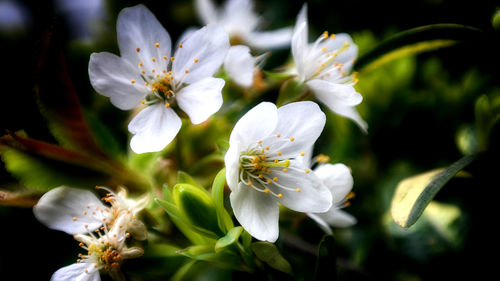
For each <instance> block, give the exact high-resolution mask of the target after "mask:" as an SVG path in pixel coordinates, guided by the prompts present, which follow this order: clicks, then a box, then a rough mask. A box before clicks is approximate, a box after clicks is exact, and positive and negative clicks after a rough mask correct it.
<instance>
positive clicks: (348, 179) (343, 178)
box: [314, 163, 354, 204]
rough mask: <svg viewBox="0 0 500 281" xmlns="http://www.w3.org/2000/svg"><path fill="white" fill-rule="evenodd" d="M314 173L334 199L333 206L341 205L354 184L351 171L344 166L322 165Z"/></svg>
mask: <svg viewBox="0 0 500 281" xmlns="http://www.w3.org/2000/svg"><path fill="white" fill-rule="evenodd" d="M314 173H315V174H316V175H317V176H318V177H319V178H320V179H321V180H322V181H323V184H325V186H327V187H328V188H329V189H330V191H331V193H332V197H333V199H332V200H333V204H336V203H339V202H341V201H343V200H344V199H345V197H346V196H347V194H349V192H351V189H352V185H353V183H354V181H353V178H352V175H351V171H350V170H349V168H347V166H346V165H344V164H335V165H332V164H329V163H327V164H322V165H319V166H318V167H316V169H314Z"/></svg>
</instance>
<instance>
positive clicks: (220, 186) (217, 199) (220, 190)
mask: <svg viewBox="0 0 500 281" xmlns="http://www.w3.org/2000/svg"><path fill="white" fill-rule="evenodd" d="M225 185H226V169H225V168H224V169H222V170H220V172H219V173H217V175H216V176H215V179H214V182H213V184H212V200H213V201H214V204H215V212H216V213H217V222H218V224H219V228H220V229H221V230H222V231H223V232H224V233H226V232H227V231H228V230H230V229H232V228H233V227H234V224H233V220H232V219H231V216H229V214H228V212H227V211H226V209H225V208H224V186H225Z"/></svg>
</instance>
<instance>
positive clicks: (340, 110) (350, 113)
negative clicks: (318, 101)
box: [325, 104, 368, 134]
mask: <svg viewBox="0 0 500 281" xmlns="http://www.w3.org/2000/svg"><path fill="white" fill-rule="evenodd" d="M325 105H326V106H327V107H328V108H330V110H331V111H333V112H335V113H337V114H338V115H341V116H344V117H347V118H349V119H351V120H352V121H354V123H356V124H357V125H358V127H359V128H360V129H361V130H362V131H363V133H365V134H367V133H368V124H367V123H366V121H365V120H363V118H361V116H360V115H359V113H358V111H357V110H356V108H355V107H354V106H341V105H338V104H325Z"/></svg>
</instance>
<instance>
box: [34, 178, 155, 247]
mask: <svg viewBox="0 0 500 281" xmlns="http://www.w3.org/2000/svg"><path fill="white" fill-rule="evenodd" d="M100 188H101V189H104V190H106V191H107V192H108V193H107V194H106V196H105V197H103V198H102V200H103V201H104V202H107V203H108V204H109V205H105V204H104V203H102V202H101V201H100V200H99V198H97V197H96V196H95V195H94V194H93V193H92V192H90V191H88V190H83V189H77V188H71V187H65V186H63V187H58V188H54V189H52V190H50V191H49V192H47V193H45V194H44V195H43V196H42V197H41V198H40V200H39V201H38V203H37V204H36V205H35V206H34V207H33V213H34V214H35V217H36V218H37V219H38V220H39V221H40V222H42V223H43V224H45V225H46V226H47V227H48V228H51V229H55V230H60V231H64V232H66V233H68V234H75V233H76V234H80V233H87V232H88V231H93V230H96V229H98V228H100V227H101V226H105V227H107V228H110V227H112V226H113V224H114V223H115V221H116V220H117V219H118V217H120V216H122V217H123V219H125V218H128V221H123V222H122V224H124V227H125V229H126V230H127V231H128V232H130V233H131V234H133V235H134V238H135V239H137V240H143V239H146V237H147V231H146V227H145V226H144V224H143V223H142V222H141V221H140V220H137V219H136V217H135V216H136V214H137V213H138V212H139V211H141V210H142V209H144V207H145V206H146V205H147V204H148V202H149V195H144V196H143V197H141V198H139V199H137V200H133V199H127V192H126V191H125V189H123V188H122V189H121V190H120V191H119V192H118V194H115V193H114V192H112V191H110V190H108V189H107V188H105V187H100ZM124 215H127V216H124Z"/></svg>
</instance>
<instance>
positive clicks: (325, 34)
mask: <svg viewBox="0 0 500 281" xmlns="http://www.w3.org/2000/svg"><path fill="white" fill-rule="evenodd" d="M322 36H323V39H328V31H324V32H323V35H322Z"/></svg>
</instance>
